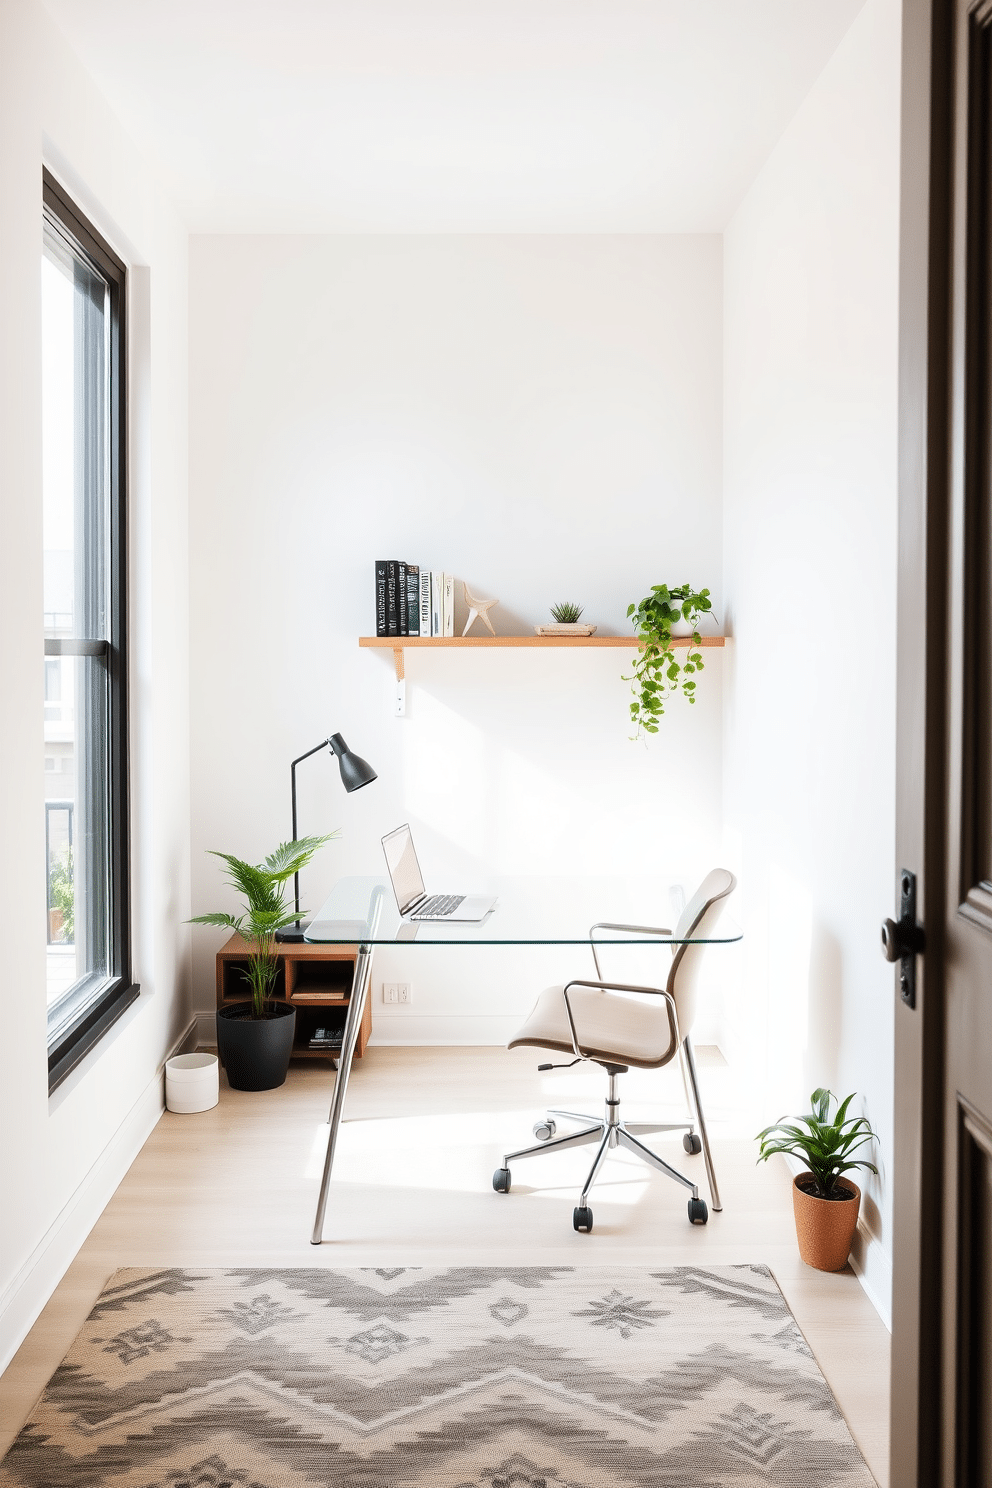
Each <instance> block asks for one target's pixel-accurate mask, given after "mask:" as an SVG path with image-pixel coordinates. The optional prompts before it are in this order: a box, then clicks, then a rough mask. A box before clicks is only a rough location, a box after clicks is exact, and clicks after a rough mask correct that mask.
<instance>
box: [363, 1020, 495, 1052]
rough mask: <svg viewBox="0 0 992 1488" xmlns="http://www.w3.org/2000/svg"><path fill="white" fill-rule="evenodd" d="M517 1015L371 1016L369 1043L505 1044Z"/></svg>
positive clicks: (413, 1044)
mask: <svg viewBox="0 0 992 1488" xmlns="http://www.w3.org/2000/svg"><path fill="white" fill-rule="evenodd" d="M520 1022H521V1019H520V1016H519V1014H511V1015H510V1016H509V1017H507V1016H505V1015H504V1016H502V1017H500V1016H499V1015H493V1014H486V1013H480V1014H478V1015H475V1014H461V1015H459V1014H451V1013H438V1014H432V1013H412V1014H406V1013H404V1014H402V1015H400V1016H397V1015H396V1014H395V1013H393V1014H386V1015H385V1016H382V1015H380V1016H377V1015H376V1014H375V1013H373V1016H372V1038H371V1040H370V1043H372V1044H391V1045H394V1046H395V1045H402V1044H406V1045H408V1046H410V1047H413V1048H422V1047H424V1046H427V1045H431V1044H433V1045H442V1044H443V1045H447V1046H451V1045H455V1046H458V1045H462V1046H466V1047H467V1046H468V1045H470V1044H491V1045H496V1046H501V1047H502V1048H505V1047H506V1043H507V1040H508V1039H511V1038H512V1037H513V1035H514V1034H515V1033H516V1031H517V1029H518V1028H519V1027H520Z"/></svg>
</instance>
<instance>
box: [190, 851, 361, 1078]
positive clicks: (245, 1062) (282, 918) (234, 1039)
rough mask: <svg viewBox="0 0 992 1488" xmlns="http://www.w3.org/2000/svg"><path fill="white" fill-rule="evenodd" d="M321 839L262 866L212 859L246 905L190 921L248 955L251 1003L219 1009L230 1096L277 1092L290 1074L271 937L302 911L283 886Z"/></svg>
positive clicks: (288, 1023) (292, 1024) (286, 1016)
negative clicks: (211, 928)
mask: <svg viewBox="0 0 992 1488" xmlns="http://www.w3.org/2000/svg"><path fill="white" fill-rule="evenodd" d="M336 836H337V833H336V832H332V833H330V834H329V835H328V836H326V837H300V838H299V839H298V840H297V841H295V842H283V843H280V845H279V846H278V847H277V848H276V850H275V852H273V853H270V854H269V856H268V857H267V858H266V859H265V861H264V862H263V863H258V864H252V863H246V862H244V860H243V859H241V858H236V857H234V856H233V855H232V854H231V853H222V852H214V853H213V854H212V856H213V857H215V858H220V859H222V861H223V862H224V863H226V865H227V879H228V882H229V883H230V884H232V885H233V887H234V888H236V889H237V890H238V892H239V893H240V895H241V896H242V899H243V901H244V907H243V909H242V911H241V913H240V914H238V915H232V914H227V913H225V912H224V911H217V912H216V913H214V914H203V915H195V916H194V918H193V919H192V920H190V924H191V925H215V926H218V927H219V928H221V929H226V930H233V931H234V932H235V934H237V935H240V936H241V937H242V938H243V939H244V941H245V944H246V947H247V966H246V967H245V970H244V977H245V981H246V982H247V984H248V990H249V992H250V997H249V999H248V1000H247V1001H245V1002H235V1003H231V1004H230V1005H229V1006H228V1007H221V1008H218V1009H217V1052H218V1054H219V1055H220V1060H221V1063H222V1064H223V1066H224V1069H225V1070H226V1072H227V1079H228V1083H229V1084H230V1085H231V1086H232V1087H233V1088H234V1089H235V1090H274V1089H275V1087H276V1086H277V1085H282V1084H283V1083H284V1082H285V1079H286V1071H287V1070H288V1069H289V1061H290V1056H291V1055H292V1052H293V1037H294V1035H295V1032H296V1009H295V1008H294V1007H292V1006H291V1005H290V1004H289V1003H288V1002H282V1001H279V1000H277V999H276V998H275V997H273V992H274V990H275V984H276V978H277V976H278V974H279V958H278V956H277V954H276V949H275V934H276V931H277V930H281V929H282V928H283V927H284V926H285V925H289V924H292V923H293V922H294V921H295V920H296V919H297V917H298V915H299V913H300V911H299V910H297V909H296V908H295V907H294V906H293V905H290V906H289V907H287V905H286V902H285V892H286V884H287V882H288V880H289V879H291V878H292V877H293V875H294V873H298V872H299V871H300V869H301V868H303V867H305V866H306V864H307V863H309V861H310V859H311V858H312V857H313V855H314V853H315V852H316V851H317V850H318V848H320V847H323V845H324V843H325V842H329V841H330V840H331V837H336Z"/></svg>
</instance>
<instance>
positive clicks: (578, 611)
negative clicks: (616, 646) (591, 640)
mask: <svg viewBox="0 0 992 1488" xmlns="http://www.w3.org/2000/svg"><path fill="white" fill-rule="evenodd" d="M551 618H552V620H553V621H554V624H553V625H535V627H534V629H535V630H536V632H537V634H538V635H576V636H591V635H595V633H596V627H595V625H582V624H580V621H581V619H582V606H581V605H580V604H574V603H573V602H572V601H571V600H570V599H563V600H562V601H561V603H560V604H554V605H552V606H551Z"/></svg>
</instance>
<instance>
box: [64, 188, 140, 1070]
mask: <svg viewBox="0 0 992 1488" xmlns="http://www.w3.org/2000/svg"><path fill="white" fill-rule="evenodd" d="M44 212H45V223H44V246H43V250H42V262H41V284H42V294H41V308H42V439H43V481H42V500H43V525H44V575H45V580H44V582H45V615H44V637H45V644H44V665H45V715H44V731H45V766H46V785H45V796H46V800H45V856H46V864H47V875H48V897H47V903H48V930H47V956H48V1068H49V1088H50V1089H54V1088H55V1086H56V1085H58V1084H59V1082H60V1081H61V1080H63V1079H64V1078H65V1076H66V1075H67V1074H68V1073H69V1071H70V1070H71V1069H73V1068H74V1066H75V1065H76V1064H78V1062H79V1061H80V1059H82V1057H83V1055H84V1054H85V1053H86V1052H87V1050H89V1049H90V1048H91V1047H92V1046H93V1044H94V1043H95V1042H96V1041H97V1039H99V1038H100V1037H101V1036H102V1035H103V1033H104V1032H105V1031H106V1029H107V1028H108V1027H109V1026H110V1024H111V1023H112V1022H113V1021H114V1020H115V1019H116V1018H118V1017H119V1016H120V1014H121V1013H122V1012H123V1011H124V1009H125V1008H126V1007H127V1006H128V1004H129V1003H130V1002H131V1001H133V999H134V998H135V997H136V996H137V991H138V989H137V987H134V986H132V985H131V963H130V938H129V919H130V915H129V902H128V871H127V870H128V822H127V800H128V796H127V686H126V684H127V669H126V651H125V644H126V596H125V576H126V567H127V565H126V554H127V545H126V544H127V535H126V522H125V515H126V490H125V470H126V459H125V452H126V441H125V431H126V407H125V396H124V388H125V382H124V369H125V363H124V348H125V339H124V310H125V270H124V265H123V264H122V263H121V261H120V260H119V259H118V258H117V256H116V255H115V254H114V253H113V251H112V250H111V249H110V247H109V246H108V245H107V243H105V242H104V240H103V239H102V238H101V237H100V235H99V234H98V233H97V232H96V231H95V229H94V228H93V227H92V225H91V224H90V223H89V222H87V221H86V219H85V218H84V217H83V216H82V215H81V213H80V212H79V209H78V208H77V207H76V206H75V205H74V204H73V203H72V202H71V201H70V199H69V198H68V197H67V196H66V195H65V193H64V192H63V190H62V188H61V187H60V186H59V185H58V184H57V183H56V182H55V181H54V180H53V179H52V178H51V177H50V176H49V175H48V173H47V172H46V173H45V178H44ZM49 761H51V762H52V763H51V765H49ZM49 771H50V772H51V773H49ZM52 774H54V775H55V778H54V779H53V778H52Z"/></svg>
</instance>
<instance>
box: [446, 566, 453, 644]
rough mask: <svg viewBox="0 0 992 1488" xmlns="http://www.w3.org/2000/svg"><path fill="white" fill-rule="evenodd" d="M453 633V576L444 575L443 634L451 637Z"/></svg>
mask: <svg viewBox="0 0 992 1488" xmlns="http://www.w3.org/2000/svg"><path fill="white" fill-rule="evenodd" d="M454 633H455V576H454V574H449V573H446V574H445V576H444V634H445V635H446V636H453V635H454Z"/></svg>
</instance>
